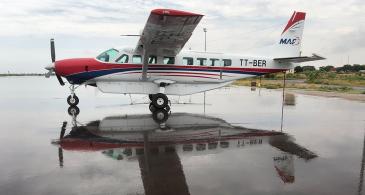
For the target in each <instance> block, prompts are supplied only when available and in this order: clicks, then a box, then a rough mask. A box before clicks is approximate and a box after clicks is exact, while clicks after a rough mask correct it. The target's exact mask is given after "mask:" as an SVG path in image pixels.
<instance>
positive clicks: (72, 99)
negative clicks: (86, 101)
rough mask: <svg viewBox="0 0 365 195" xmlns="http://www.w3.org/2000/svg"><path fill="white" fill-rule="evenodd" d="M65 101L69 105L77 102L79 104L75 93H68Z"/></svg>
mask: <svg viewBox="0 0 365 195" xmlns="http://www.w3.org/2000/svg"><path fill="white" fill-rule="evenodd" d="M67 103H68V105H70V106H76V105H77V104H79V98H78V97H77V96H76V94H73V95H69V96H68V97H67Z"/></svg>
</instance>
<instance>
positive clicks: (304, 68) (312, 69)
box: [303, 66, 316, 72]
mask: <svg viewBox="0 0 365 195" xmlns="http://www.w3.org/2000/svg"><path fill="white" fill-rule="evenodd" d="M315 70H316V68H315V67H314V66H303V71H304V72H306V71H315Z"/></svg>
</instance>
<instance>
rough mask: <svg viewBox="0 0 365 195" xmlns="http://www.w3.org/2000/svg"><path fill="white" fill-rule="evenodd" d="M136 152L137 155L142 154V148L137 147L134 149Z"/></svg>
mask: <svg viewBox="0 0 365 195" xmlns="http://www.w3.org/2000/svg"><path fill="white" fill-rule="evenodd" d="M136 154H137V155H143V154H144V149H143V148H137V149H136Z"/></svg>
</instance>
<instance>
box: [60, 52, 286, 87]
mask: <svg viewBox="0 0 365 195" xmlns="http://www.w3.org/2000/svg"><path fill="white" fill-rule="evenodd" d="M142 62H143V56H142V55H140V54H136V53H133V50H128V49H124V50H117V49H109V50H107V51H105V52H103V53H102V54H100V55H99V56H98V57H96V58H76V59H66V60H60V61H56V63H55V70H56V73H57V74H59V75H61V76H63V77H65V78H66V79H67V80H68V81H69V82H70V83H71V84H96V83H97V82H106V81H110V82H113V81H116V82H118V81H125V82H139V81H140V80H141V74H142ZM148 62H149V63H148V64H149V65H148V80H147V81H150V82H151V81H154V80H171V81H173V82H176V83H183V84H199V83H201V84H207V83H212V84H213V83H216V84H219V83H228V82H230V81H234V80H237V79H242V78H247V77H253V76H259V75H264V74H268V73H275V72H282V71H285V70H288V69H290V68H292V64H291V63H288V64H282V63H280V64H279V63H277V62H275V61H274V60H272V59H271V58H267V57H251V56H245V55H237V54H223V53H212V52H197V51H182V52H180V53H179V54H178V55H177V56H175V57H170V56H149V58H148Z"/></svg>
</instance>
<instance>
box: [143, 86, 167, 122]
mask: <svg viewBox="0 0 365 195" xmlns="http://www.w3.org/2000/svg"><path fill="white" fill-rule="evenodd" d="M163 89H164V87H161V86H160V92H163V91H164V90H163ZM148 97H149V99H150V100H151V103H150V105H149V109H150V111H151V112H152V118H153V120H154V121H155V122H157V123H159V124H161V123H164V122H166V120H167V119H168V117H169V116H168V115H169V112H170V106H169V104H170V102H169V99H168V98H167V96H166V95H165V94H163V93H157V94H149V95H148Z"/></svg>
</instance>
